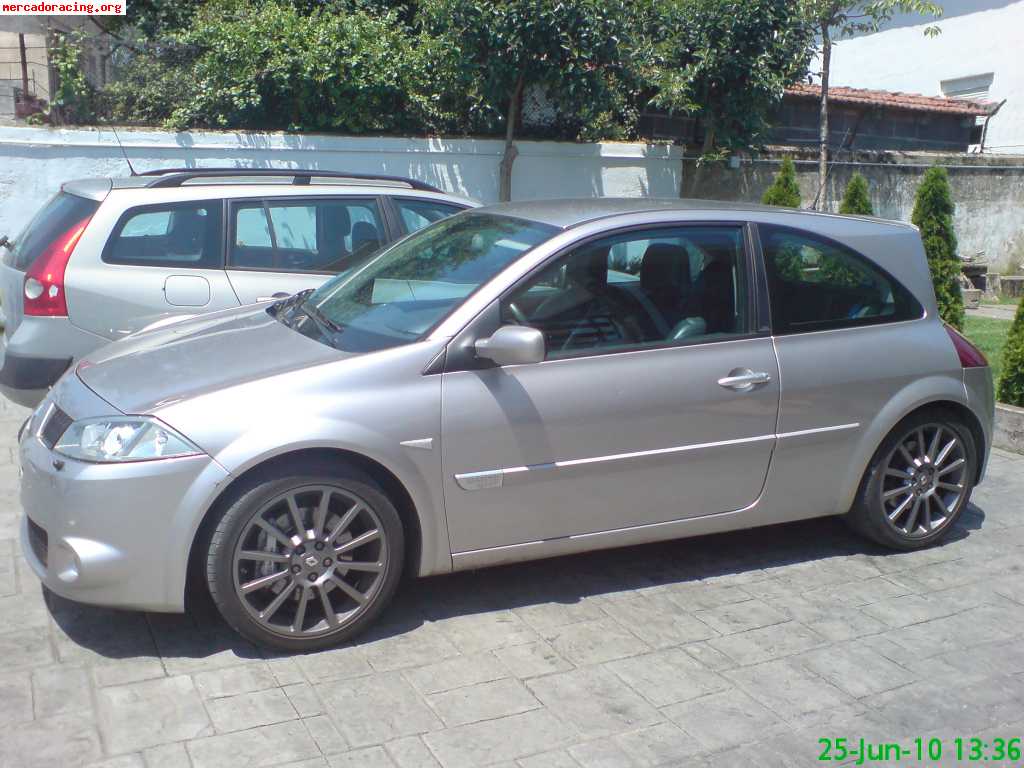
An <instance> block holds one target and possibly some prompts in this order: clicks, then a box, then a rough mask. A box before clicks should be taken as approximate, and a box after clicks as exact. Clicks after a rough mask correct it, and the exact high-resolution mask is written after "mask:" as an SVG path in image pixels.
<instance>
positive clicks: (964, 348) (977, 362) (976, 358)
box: [944, 323, 988, 368]
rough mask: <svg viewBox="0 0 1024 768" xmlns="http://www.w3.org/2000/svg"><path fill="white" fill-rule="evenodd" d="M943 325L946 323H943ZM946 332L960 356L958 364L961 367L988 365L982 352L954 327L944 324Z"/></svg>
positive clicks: (982, 366)
mask: <svg viewBox="0 0 1024 768" xmlns="http://www.w3.org/2000/svg"><path fill="white" fill-rule="evenodd" d="M944 325H946V324H945V323H944ZM946 333H948V334H949V338H950V339H951V340H952V341H953V347H954V348H955V349H956V353H957V355H958V356H959V357H960V365H961V366H962V367H964V368H984V367H985V366H987V365H988V360H986V359H985V355H984V354H982V352H981V350H980V349H978V348H977V347H976V346H974V345H973V344H971V342H969V341H968V340H967V339H966V338H964V336H963V335H962V334H961V333H960V332H959V331H958V330H957V329H956V328H954V327H953V326H951V325H946Z"/></svg>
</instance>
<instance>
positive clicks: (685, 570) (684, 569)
mask: <svg viewBox="0 0 1024 768" xmlns="http://www.w3.org/2000/svg"><path fill="white" fill-rule="evenodd" d="M984 520H985V513H984V512H983V511H982V510H981V509H979V508H978V507H977V506H975V505H973V504H972V505H970V506H969V507H968V509H967V510H965V512H964V514H963V515H962V516H961V518H960V520H958V521H957V524H956V526H955V528H954V529H953V530H952V531H951V532H950V535H949V536H948V538H947V539H946V540H945V542H944V543H943V544H942V545H941V546H948V545H950V544H952V543H954V542H956V541H959V540H961V539H964V538H966V537H968V536H970V535H971V531H976V530H979V529H980V528H981V527H982V525H983V523H984ZM851 555H863V556H865V557H866V558H867V559H869V560H870V559H871V558H876V557H884V558H888V557H894V556H895V557H898V556H899V555H900V553H898V552H894V551H892V550H888V549H884V548H882V547H879V546H877V545H875V544H872V543H871V542H868V541H866V540H864V539H862V538H860V537H859V536H857V535H856V534H854V533H853V532H851V531H850V530H849V529H848V528H847V527H846V526H845V525H844V524H843V523H842V521H841V520H840V519H838V518H819V519H816V520H807V521H802V522H797V523H787V524H785V525H776V526H770V527H766V528H755V529H750V530H744V531H736V532H732V533H722V534H715V535H712V536H701V537H696V538H690V539H680V540H676V541H668V542H660V543H657V544H645V545H640V546H634V547H626V548H622V549H612V550H603V551H599V552H590V553H585V554H579V555H571V556H564V557H558V558H553V559H549V560H538V561H533V562H526V563H517V564H512V565H505V566H500V567H496V568H489V569H483V570H478V571H466V572H461V573H455V574H450V575H445V576H434V577H431V578H427V579H406V580H405V581H404V583H403V584H402V585H401V586H400V587H399V591H398V594H397V596H396V598H395V600H394V602H393V603H392V605H391V607H390V608H389V609H388V610H387V612H386V613H385V614H384V616H383V617H382V619H381V620H380V621H379V622H378V624H377V625H376V626H375V627H373V628H371V629H370V630H369V631H368V632H367V633H366V634H364V635H363V636H361V637H360V638H359V639H358V640H356V641H355V642H354V644H355V645H364V644H368V643H372V642H374V641H376V640H381V639H384V638H387V637H393V636H396V635H401V634H404V633H406V632H409V631H411V630H414V629H416V628H417V627H420V626H421V625H423V624H424V623H425V622H428V621H439V620H444V619H449V618H453V617H457V616H464V615H471V614H474V613H484V612H491V611H500V610H509V609H514V608H520V607H525V606H530V605H536V604H543V603H561V604H574V603H578V602H580V601H581V600H584V599H586V598H591V597H598V596H601V595H612V594H615V593H628V592H631V591H634V590H645V589H651V588H653V587H659V586H664V585H683V584H686V583H688V582H693V583H697V582H700V581H701V580H713V579H716V578H718V577H732V576H738V575H742V574H746V573H748V572H751V571H762V570H765V569H778V568H781V567H785V566H799V565H800V564H805V563H819V564H820V563H826V564H827V561H828V560H830V559H832V558H839V557H849V556H851ZM762 576H763V577H764V578H768V577H769V575H768V574H763V575H762ZM47 604H48V606H49V608H50V612H51V614H52V616H53V619H54V622H55V623H56V625H57V629H58V632H57V636H58V637H57V642H58V645H60V643H62V642H64V643H71V644H74V645H77V646H80V647H81V648H82V649H85V650H87V651H90V652H92V653H93V654H96V655H98V656H101V657H106V658H110V659H121V658H139V657H157V656H159V657H160V658H162V659H163V660H164V662H165V664H168V660H169V659H173V660H176V661H177V662H178V663H179V664H184V665H186V666H187V664H188V662H189V660H195V661H196V662H200V661H202V660H204V659H208V658H209V657H210V656H213V655H216V654H234V655H235V656H238V657H242V658H253V659H259V658H265V657H267V656H268V655H272V654H268V652H265V651H260V650H259V649H257V648H255V647H254V646H252V645H250V644H249V643H248V642H247V641H245V640H244V639H242V638H241V637H239V636H238V635H237V634H236V633H235V632H234V631H233V630H232V629H231V628H230V627H229V626H227V625H226V624H225V623H224V621H223V620H222V619H221V618H220V616H219V614H218V613H217V610H216V608H215V606H214V605H213V602H212V600H211V599H210V597H209V595H208V594H205V593H198V594H197V593H195V592H193V594H191V595H190V599H189V612H188V613H187V614H184V615H172V614H144V613H141V612H132V611H115V610H109V609H104V608H98V607H95V606H87V605H81V604H77V603H73V602H70V601H68V600H64V599H63V598H60V597H57V596H56V595H53V594H49V595H47Z"/></svg>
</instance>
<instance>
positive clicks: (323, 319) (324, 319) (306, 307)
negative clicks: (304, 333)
mask: <svg viewBox="0 0 1024 768" xmlns="http://www.w3.org/2000/svg"><path fill="white" fill-rule="evenodd" d="M299 309H301V310H302V311H303V312H305V313H306V314H307V315H309V316H310V317H311V318H313V320H315V321H316V322H317V323H318V324H319V325H322V326H324V327H325V328H327V330H329V331H330V332H331V333H341V331H342V330H344V329H343V328H342V327H341V326H340V325H338V324H337V323H336V322H334V321H333V320H331V318H329V317H328V316H327V315H325V314H324V313H323V312H321V311H320V308H319V307H317V306H316V305H315V304H311V303H309V302H308V301H303V302H302V304H300V305H299Z"/></svg>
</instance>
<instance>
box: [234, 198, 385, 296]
mask: <svg viewBox="0 0 1024 768" xmlns="http://www.w3.org/2000/svg"><path fill="white" fill-rule="evenodd" d="M230 210H231V213H230V222H229V230H228V244H229V247H228V263H227V274H228V278H229V279H230V281H231V285H232V286H233V287H234V289H235V292H236V293H237V294H238V298H239V299H240V300H241V302H242V303H243V304H251V303H253V302H257V301H266V300H268V299H272V298H280V297H283V296H290V295H291V294H293V293H296V292H298V291H301V290H304V289H306V288H317V287H319V286H320V285H321V284H322V283H323V282H324V281H325V280H327V279H328V278H330V277H331V276H332V275H336V274H338V272H340V271H343V270H345V269H348V268H349V267H350V266H352V265H353V264H355V263H357V262H359V261H360V260H361V259H363V258H365V257H366V256H368V255H369V254H371V253H373V252H374V251H376V250H377V249H378V248H379V247H380V246H381V245H383V244H384V243H386V242H387V240H388V239H389V238H388V232H387V229H386V227H385V223H384V217H383V214H382V212H381V206H380V203H379V200H378V199H377V198H376V197H368V196H364V197H315V198H298V199H297V198H294V197H290V198H281V199H266V200H236V201H233V202H232V204H231V208H230Z"/></svg>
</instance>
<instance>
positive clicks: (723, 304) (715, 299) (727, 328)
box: [696, 248, 736, 333]
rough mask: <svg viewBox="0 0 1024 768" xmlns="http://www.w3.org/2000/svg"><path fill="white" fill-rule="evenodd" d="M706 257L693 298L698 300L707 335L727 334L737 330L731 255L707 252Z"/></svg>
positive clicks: (714, 250)
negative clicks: (695, 297) (707, 259)
mask: <svg viewBox="0 0 1024 768" xmlns="http://www.w3.org/2000/svg"><path fill="white" fill-rule="evenodd" d="M708 257H709V258H710V261H708V262H707V264H705V266H704V269H703V270H701V273H700V276H699V277H698V278H697V286H696V288H697V290H696V294H697V296H699V297H700V305H701V311H700V314H701V316H702V317H703V318H704V322H705V323H707V333H730V332H731V331H733V330H735V327H736V292H735V286H734V285H733V282H734V281H733V273H732V262H733V252H732V251H731V250H726V249H717V248H716V249H713V250H712V249H708Z"/></svg>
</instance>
